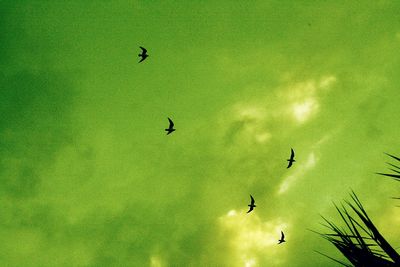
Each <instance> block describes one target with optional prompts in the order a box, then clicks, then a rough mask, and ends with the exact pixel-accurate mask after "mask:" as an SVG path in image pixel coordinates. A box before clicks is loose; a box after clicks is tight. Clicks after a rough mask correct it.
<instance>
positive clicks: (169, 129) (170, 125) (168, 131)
mask: <svg viewBox="0 0 400 267" xmlns="http://www.w3.org/2000/svg"><path fill="white" fill-rule="evenodd" d="M168 120H169V126H168V129H165V131H166V132H167V135H169V134H170V133H172V132H173V131H175V129H174V122H173V121H172V120H171V119H170V118H168Z"/></svg>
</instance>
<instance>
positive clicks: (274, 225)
mask: <svg viewBox="0 0 400 267" xmlns="http://www.w3.org/2000/svg"><path fill="white" fill-rule="evenodd" d="M246 215H247V214H246V213H244V212H238V211H236V210H230V211H229V212H227V214H226V215H223V216H221V217H220V218H219V219H218V222H219V225H220V229H221V231H222V232H223V233H224V236H226V235H225V233H228V234H229V235H230V236H228V238H229V241H228V242H229V244H230V247H231V249H232V250H233V255H235V257H236V259H235V260H236V262H238V265H237V266H257V262H259V260H261V259H262V258H263V257H268V258H271V259H272V258H273V259H275V260H273V263H274V264H279V263H280V262H282V253H284V252H282V250H279V249H278V246H276V244H277V240H278V239H279V237H280V231H281V230H284V231H285V230H286V229H288V224H287V223H285V222H283V221H282V219H280V218H275V219H273V220H270V221H262V220H261V219H260V217H259V216H258V215H257V214H256V213H254V214H251V216H246ZM278 254H279V257H278V256H277V255H278Z"/></svg>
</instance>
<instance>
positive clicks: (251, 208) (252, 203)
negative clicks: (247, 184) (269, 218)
mask: <svg viewBox="0 0 400 267" xmlns="http://www.w3.org/2000/svg"><path fill="white" fill-rule="evenodd" d="M250 198H251V202H250V205H247V206H249V207H250V209H249V211H248V212H247V213H249V212H250V211H252V210H253V209H254V208H255V207H256V205H254V203H255V201H254V198H253V197H252V196H251V195H250Z"/></svg>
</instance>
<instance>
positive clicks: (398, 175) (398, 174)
mask: <svg viewBox="0 0 400 267" xmlns="http://www.w3.org/2000/svg"><path fill="white" fill-rule="evenodd" d="M385 154H386V155H388V156H389V157H392V158H393V159H395V160H397V161H399V162H400V158H398V157H396V156H393V155H390V154H388V153H385ZM386 164H388V165H389V166H391V167H392V168H389V170H391V171H392V172H394V173H380V172H378V173H377V174H380V175H384V176H388V177H391V178H393V179H395V180H396V181H400V166H398V165H395V164H392V163H389V162H386Z"/></svg>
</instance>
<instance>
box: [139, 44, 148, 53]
mask: <svg viewBox="0 0 400 267" xmlns="http://www.w3.org/2000/svg"><path fill="white" fill-rule="evenodd" d="M139 47H140V49H142V50H143V54H146V53H147V49H146V48H144V47H142V46H139Z"/></svg>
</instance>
